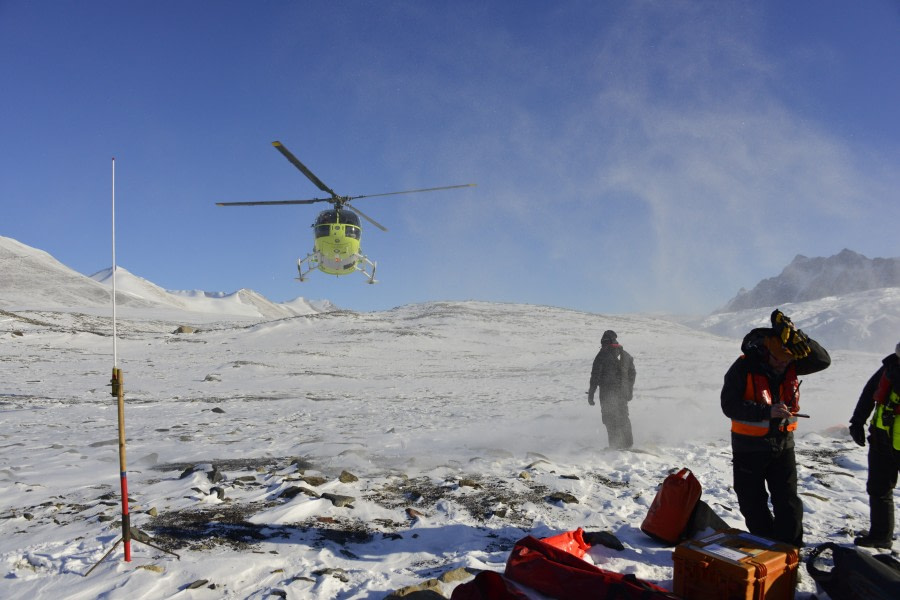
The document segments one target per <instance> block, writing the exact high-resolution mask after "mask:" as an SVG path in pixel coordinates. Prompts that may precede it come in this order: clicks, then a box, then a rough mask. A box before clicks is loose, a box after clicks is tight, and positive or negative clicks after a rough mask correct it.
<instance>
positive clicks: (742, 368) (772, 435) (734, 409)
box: [721, 309, 831, 547]
mask: <svg viewBox="0 0 900 600" xmlns="http://www.w3.org/2000/svg"><path fill="white" fill-rule="evenodd" d="M771 322H772V327H761V328H757V329H754V330H752V331H751V332H750V333H748V334H747V335H746V336H745V337H744V341H743V343H742V344H741V351H742V352H743V355H741V356H740V357H739V358H738V359H737V360H735V361H734V363H733V364H732V365H731V368H729V369H728V372H727V373H726V374H725V381H724V384H723V386H722V394H721V402H722V412H723V413H725V416H727V417H729V418H730V419H731V450H732V467H733V475H734V492H735V494H736V495H737V498H738V505H739V507H740V510H741V514H742V515H743V516H744V520H745V522H746V524H747V529H748V530H749V531H750V533H752V534H754V535H759V536H762V537H765V538H768V539H772V540H777V541H780V542H785V543H788V544H792V545H794V546H797V547H800V546H803V502H802V501H801V500H800V496H799V495H798V494H797V461H796V457H795V456H794V434H793V432H794V430H795V429H796V428H797V416H796V415H797V414H798V413H799V411H800V380H799V379H798V376H800V375H808V374H810V373H816V372H817V371H821V370H823V369H826V368H828V366H829V365H830V364H831V357H830V356H829V355H828V352H827V351H826V350H825V348H823V347H822V346H821V345H820V344H819V343H818V342H816V341H815V340H812V339H810V338H809V336H807V335H806V334H804V333H803V332H802V331H801V330H799V329H797V328H796V327H795V326H794V324H793V322H791V320H790V319H789V318H788V317H787V316H785V315H784V313H782V312H781V311H780V310H777V309H776V310H775V311H774V312H772V315H771ZM767 487H768V490H767V489H766V488H767ZM770 494H771V500H772V510H771V511H770V510H769V495H770ZM773 512H774V516H773Z"/></svg>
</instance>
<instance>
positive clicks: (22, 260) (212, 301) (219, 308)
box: [0, 236, 333, 321]
mask: <svg viewBox="0 0 900 600" xmlns="http://www.w3.org/2000/svg"><path fill="white" fill-rule="evenodd" d="M116 273H117V275H116V292H117V293H116V303H117V305H119V306H121V307H123V308H124V309H125V310H126V311H127V310H128V309H156V310H157V311H158V310H159V309H170V310H172V311H185V312H187V313H194V318H196V315H199V314H203V315H217V316H222V315H232V316H243V317H253V318H267V319H272V318H279V317H289V316H296V315H305V314H311V313H316V312H320V311H324V310H331V309H333V306H331V304H330V303H329V302H327V301H321V302H310V301H307V300H305V299H303V298H297V299H295V300H293V301H291V302H288V303H281V304H279V303H274V302H271V301H270V300H268V299H266V298H264V297H263V296H262V295H260V294H258V293H256V292H254V291H252V290H245V289H242V290H239V291H237V292H234V293H231V294H225V293H210V292H199V291H169V290H164V289H163V288H161V287H159V286H157V285H156V284H154V283H151V282H149V281H147V280H146V279H143V278H141V277H137V276H135V275H133V274H131V273H129V272H128V271H127V270H126V269H123V268H122V267H117V269H116ZM111 287H112V269H111V268H108V269H105V270H103V271H100V272H98V273H95V274H94V275H92V276H91V277H87V276H85V275H82V274H81V273H78V272H76V271H74V270H72V269H70V268H69V267H67V266H65V265H63V264H62V263H60V262H59V261H58V260H56V259H55V258H53V257H52V256H51V255H49V254H48V253H46V252H44V251H42V250H38V249H35V248H32V247H30V246H27V245H25V244H22V243H21V242H18V241H16V240H14V239H12V238H8V237H2V236H0V308H2V309H4V310H8V311H42V310H57V311H59V310H64V311H70V310H73V309H76V308H77V309H80V310H87V311H88V312H91V313H98V312H101V311H102V310H107V311H108V310H110V307H111V299H110V290H111ZM126 314H128V313H127V312H126ZM170 316H172V318H175V317H174V312H172V313H170ZM183 320H188V321H190V320H192V316H191V315H186V316H185V317H184V318H183ZM204 320H208V317H206V318H204Z"/></svg>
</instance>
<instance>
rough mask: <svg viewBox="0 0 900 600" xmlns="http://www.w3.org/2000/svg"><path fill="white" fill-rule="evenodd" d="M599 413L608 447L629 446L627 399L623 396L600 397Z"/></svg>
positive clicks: (629, 422)
mask: <svg viewBox="0 0 900 600" xmlns="http://www.w3.org/2000/svg"><path fill="white" fill-rule="evenodd" d="M600 413H601V415H602V418H603V424H604V425H606V435H607V437H608V438H609V447H610V448H631V446H632V445H634V440H633V439H632V437H631V419H630V418H629V417H628V401H627V400H625V399H624V398H600Z"/></svg>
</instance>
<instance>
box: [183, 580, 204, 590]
mask: <svg viewBox="0 0 900 600" xmlns="http://www.w3.org/2000/svg"><path fill="white" fill-rule="evenodd" d="M207 583H209V579H198V580H197V581H195V582H193V583H189V584H188V585H187V587H185V588H184V589H186V590H196V589H198V588H202V587H203V586H204V585H206V584H207Z"/></svg>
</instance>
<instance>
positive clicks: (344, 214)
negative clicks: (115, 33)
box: [341, 209, 359, 227]
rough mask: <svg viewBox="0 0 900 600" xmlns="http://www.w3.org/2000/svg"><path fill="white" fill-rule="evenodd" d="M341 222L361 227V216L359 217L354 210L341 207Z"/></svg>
mask: <svg viewBox="0 0 900 600" xmlns="http://www.w3.org/2000/svg"><path fill="white" fill-rule="evenodd" d="M341 223H346V224H347V225H356V226H357V227H359V217H357V216H356V213H355V212H353V211H352V210H347V209H341Z"/></svg>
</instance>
